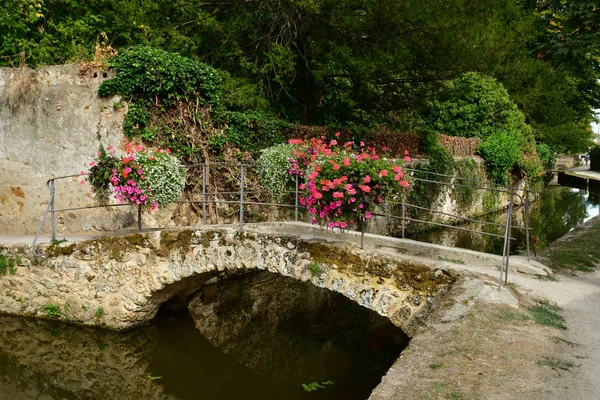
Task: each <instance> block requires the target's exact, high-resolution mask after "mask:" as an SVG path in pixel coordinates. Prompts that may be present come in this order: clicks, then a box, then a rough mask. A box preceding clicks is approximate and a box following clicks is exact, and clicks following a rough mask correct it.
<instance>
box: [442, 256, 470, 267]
mask: <svg viewBox="0 0 600 400" xmlns="http://www.w3.org/2000/svg"><path fill="white" fill-rule="evenodd" d="M438 259H439V260H441V261H446V262H449V263H453V264H462V265H464V264H465V262H464V261H463V260H459V259H457V258H449V257H442V256H439V257H438Z"/></svg>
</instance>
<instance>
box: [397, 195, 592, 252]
mask: <svg viewBox="0 0 600 400" xmlns="http://www.w3.org/2000/svg"><path fill="white" fill-rule="evenodd" d="M599 214H600V195H599V194H598V193H592V192H588V191H586V190H583V189H576V188H569V187H563V186H546V187H545V188H544V189H543V190H542V191H541V192H540V193H539V194H538V195H537V199H536V201H535V202H533V203H532V205H531V210H530V226H531V228H532V245H534V246H535V248H536V249H537V250H540V249H543V248H544V247H546V246H548V245H549V244H550V243H552V242H553V241H555V240H556V239H558V238H560V237H562V236H563V235H565V234H566V233H568V232H570V231H571V230H572V229H574V228H576V227H577V226H579V225H581V224H583V223H584V222H586V221H588V220H590V219H591V218H593V217H595V216H597V215H599ZM478 219H481V220H484V221H486V222H494V223H498V224H503V225H505V224H506V212H500V213H492V214H488V215H485V216H483V217H479V218H478ZM512 225H513V226H525V209H524V207H518V208H516V209H515V210H514V216H513V221H512ZM460 226H461V227H464V228H468V229H472V230H480V231H481V230H483V231H484V232H488V233H493V234H497V235H504V227H490V226H483V225H482V224H477V223H468V224H461V225H460ZM417 228H418V227H417ZM512 236H513V238H515V239H516V240H514V241H512V242H511V254H522V253H525V252H526V250H527V246H526V238H525V231H524V230H521V229H513V231H512ZM408 237H409V238H411V239H415V240H420V241H425V242H429V243H436V244H442V245H445V246H451V247H460V248H464V249H470V250H476V251H483V252H486V253H492V254H498V255H501V254H502V251H503V246H504V240H503V239H502V238H496V237H491V236H484V235H481V234H477V233H472V232H467V231H459V230H455V229H451V228H439V229H437V228H436V229H428V230H425V231H418V232H411V233H409V235H408Z"/></svg>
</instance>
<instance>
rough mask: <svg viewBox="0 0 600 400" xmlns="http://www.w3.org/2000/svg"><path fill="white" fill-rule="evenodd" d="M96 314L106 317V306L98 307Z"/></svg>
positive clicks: (99, 316)
mask: <svg viewBox="0 0 600 400" xmlns="http://www.w3.org/2000/svg"><path fill="white" fill-rule="evenodd" d="M94 315H95V316H96V318H102V317H104V307H98V308H97V309H96V313H95V314H94Z"/></svg>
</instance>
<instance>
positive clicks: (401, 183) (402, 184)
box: [400, 181, 408, 187]
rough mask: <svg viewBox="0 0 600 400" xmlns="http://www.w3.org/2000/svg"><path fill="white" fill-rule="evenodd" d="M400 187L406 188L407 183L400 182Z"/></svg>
mask: <svg viewBox="0 0 600 400" xmlns="http://www.w3.org/2000/svg"><path fill="white" fill-rule="evenodd" d="M400 186H402V187H408V182H407V181H400Z"/></svg>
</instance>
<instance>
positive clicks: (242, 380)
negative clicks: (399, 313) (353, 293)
mask: <svg viewBox="0 0 600 400" xmlns="http://www.w3.org/2000/svg"><path fill="white" fill-rule="evenodd" d="M208 297H210V298H211V299H210V301H207V299H208ZM192 305H193V306H192ZM192 305H190V310H191V315H192V316H190V312H188V311H187V309H183V310H182V309H179V310H178V311H170V312H168V313H167V312H162V313H159V316H157V318H156V319H155V320H153V321H152V323H151V324H149V325H147V326H143V327H140V328H136V329H134V330H131V331H127V332H111V331H106V330H100V329H92V328H87V327H79V326H73V325H68V324H64V323H60V322H58V321H47V320H35V319H27V318H18V317H11V316H4V315H0V399H2V400H4V399H11V400H19V399H38V400H51V399H57V400H58V399H68V400H70V399H119V400H121V399H136V400H139V399H266V400H269V399H278V400H280V399H365V398H367V397H368V396H369V393H370V392H371V390H372V389H373V388H374V387H375V386H376V385H377V384H378V382H379V381H380V379H381V376H382V375H383V374H384V373H385V372H386V371H387V369H389V367H390V366H391V365H392V363H393V362H394V361H395V360H396V359H397V357H398V355H399V354H400V352H401V351H402V350H403V349H404V347H405V346H406V345H407V343H408V337H407V336H406V335H405V334H404V333H403V332H402V331H401V330H399V329H398V328H396V327H394V326H393V325H392V324H391V323H390V322H389V321H388V320H387V319H384V318H382V317H380V316H379V315H377V314H375V313H374V312H371V311H369V310H367V309H365V308H363V307H360V306H358V305H357V304H355V303H353V302H351V301H350V300H348V299H346V298H345V297H343V296H341V295H338V294H336V293H331V292H329V291H326V290H323V289H318V288H315V287H313V286H312V285H310V284H305V283H300V282H296V281H293V280H291V279H289V278H284V277H277V276H274V275H271V274H268V273H261V274H250V275H246V276H241V277H240V276H236V277H232V278H228V279H223V280H220V281H218V282H217V283H216V284H214V285H213V286H212V287H211V288H210V296H209V291H208V289H205V290H200V291H199V292H198V295H197V296H196V298H195V299H194V300H192ZM325 381H329V382H332V383H331V384H328V385H324V386H326V388H325V389H319V390H316V391H314V392H305V391H303V390H302V387H301V385H302V384H310V383H311V382H325Z"/></svg>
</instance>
